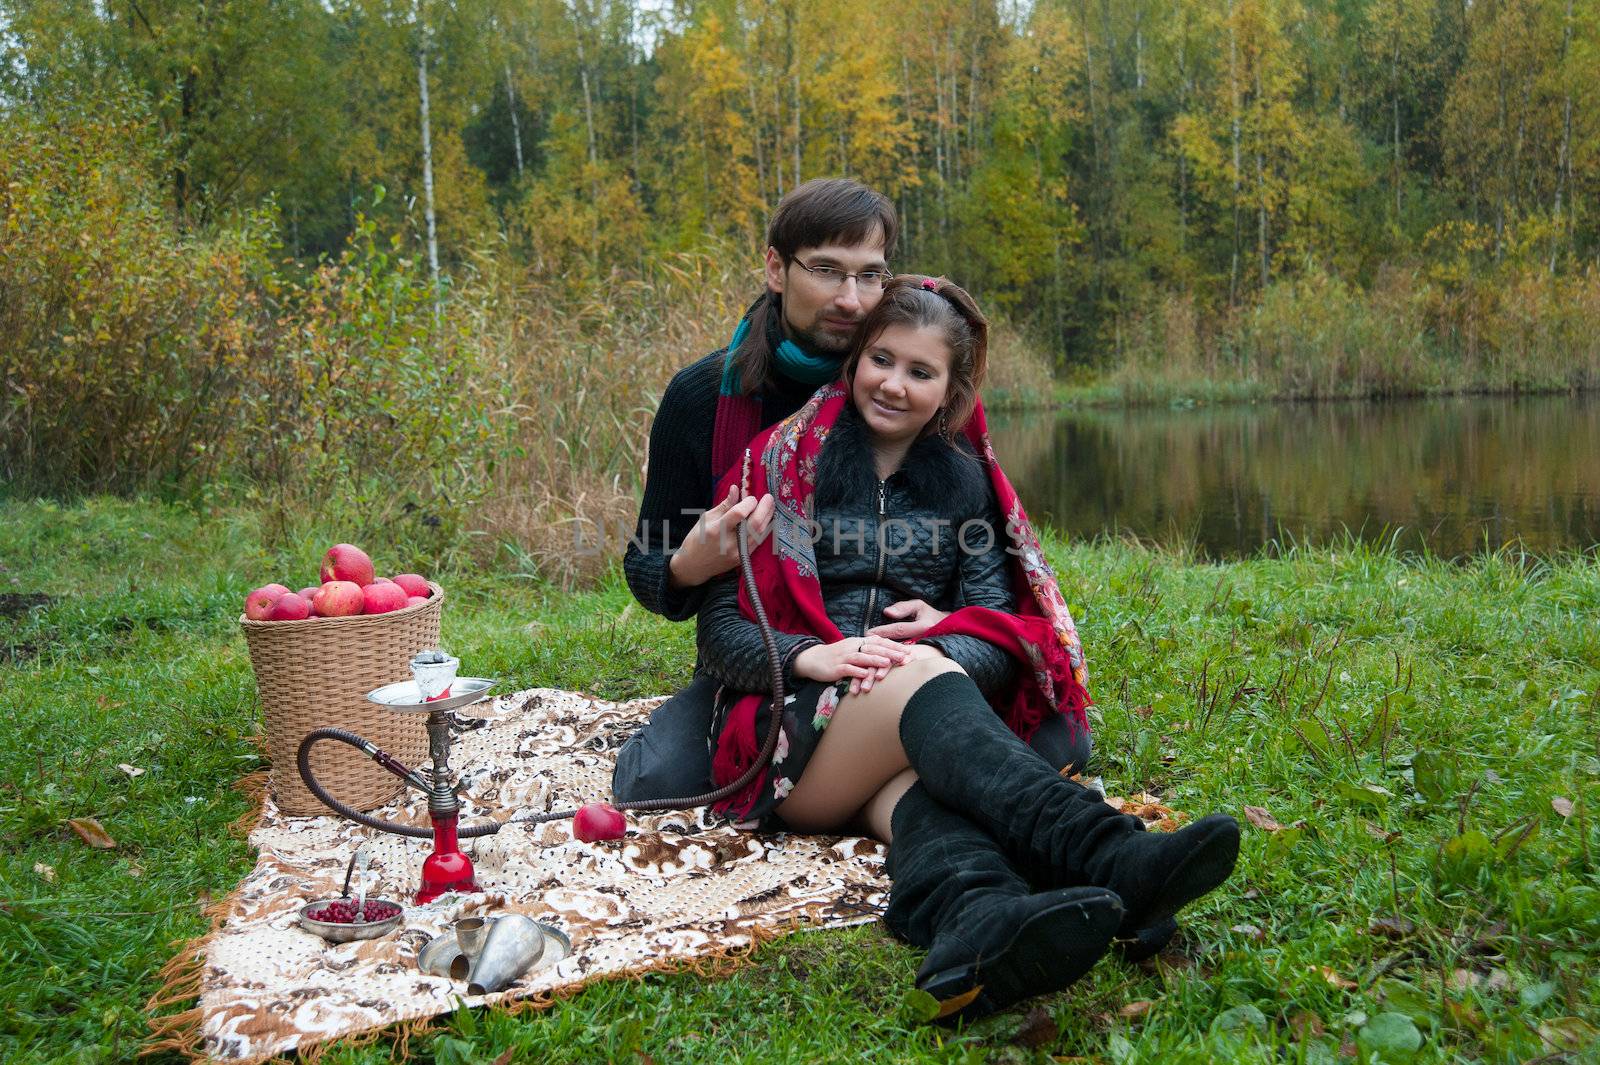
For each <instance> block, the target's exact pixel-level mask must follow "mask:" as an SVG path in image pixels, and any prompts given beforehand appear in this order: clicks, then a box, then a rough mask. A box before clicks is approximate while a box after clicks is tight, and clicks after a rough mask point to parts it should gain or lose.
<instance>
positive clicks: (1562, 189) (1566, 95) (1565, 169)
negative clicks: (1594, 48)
mask: <svg viewBox="0 0 1600 1065" xmlns="http://www.w3.org/2000/svg"><path fill="white" fill-rule="evenodd" d="M1571 52H1572V0H1567V18H1566V25H1565V27H1564V28H1563V29H1562V32H1561V75H1562V76H1561V80H1562V83H1563V86H1564V89H1563V99H1562V102H1561V157H1560V159H1558V160H1557V162H1556V171H1557V173H1556V207H1555V213H1554V215H1553V218H1554V221H1555V224H1556V232H1555V233H1553V234H1551V236H1550V272H1551V273H1552V274H1553V273H1555V272H1556V254H1557V252H1558V251H1559V250H1560V244H1561V240H1562V238H1563V237H1565V238H1566V240H1567V243H1568V245H1569V246H1570V244H1571V240H1572V219H1571V216H1570V213H1569V214H1568V216H1567V217H1566V218H1563V216H1562V213H1561V211H1562V206H1563V200H1564V199H1565V197H1566V191H1567V187H1568V183H1569V182H1571V180H1572V81H1571V79H1570V77H1569V76H1568V73H1567V63H1568V61H1569V60H1568V57H1569V56H1570V54H1571Z"/></svg>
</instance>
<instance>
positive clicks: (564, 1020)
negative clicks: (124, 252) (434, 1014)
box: [0, 500, 1600, 1065]
mask: <svg viewBox="0 0 1600 1065" xmlns="http://www.w3.org/2000/svg"><path fill="white" fill-rule="evenodd" d="M326 539H327V537H325V536H320V535H318V536H311V535H307V536H305V537H303V538H302V539H299V540H296V541H295V542H292V543H288V544H285V545H283V546H280V547H277V548H274V549H271V550H268V549H267V548H264V547H263V546H262V544H263V539H262V536H261V521H260V519H259V518H257V517H256V516H254V515H253V514H252V513H249V512H228V513H224V514H221V515H217V516H213V517H209V518H205V519H202V518H200V517H197V516H196V515H195V514H193V513H191V512H189V511H185V510H181V509H177V508H172V507H162V506H157V505H153V504H144V503H124V502H112V501H104V500H97V501H91V502H87V503H84V504H81V505H74V506H70V507H57V506H52V505H48V504H43V503H32V502H11V503H5V504H0V610H3V612H4V614H5V617H4V618H3V619H0V704H3V705H4V708H5V719H6V720H7V721H8V722H10V723H11V727H9V728H8V729H7V730H6V732H5V734H4V736H3V738H0V781H4V784H3V785H0V974H3V976H4V979H5V983H6V985H7V986H8V988H9V1001H8V1009H7V1010H6V1011H5V1013H4V1015H3V1019H0V1060H6V1061H11V1060H17V1061H30V1062H32V1061H39V1062H53V1061H62V1062H68V1061H71V1062H88V1061H119V1060H126V1059H128V1058H129V1057H131V1056H132V1054H133V1053H134V1052H135V1051H136V1049H137V1047H138V1045H139V1042H140V1040H141V1038H142V1034H143V1032H144V1023H145V1021H144V1017H143V1016H142V1012H141V1011H142V1006H143V1003H144V1002H145V1000H146V998H147V997H148V995H149V994H150V993H151V991H153V990H154V988H155V985H156V980H155V973H156V971H157V969H158V968H159V967H160V966H161V964H162V963H163V962H164V961H166V960H167V958H168V957H170V956H171V954H172V953H173V952H174V950H175V949H176V943H177V942H178V941H179V940H181V939H183V938H185V937H188V936H192V935H195V934H197V933H199V932H201V931H202V930H203V928H204V924H203V921H202V919H201V916H200V907H201V906H202V905H204V903H205V902H206V901H208V900H210V899H213V898H220V897H221V896H223V895H224V894H226V893H227V892H228V891H229V890H230V889H231V888H232V887H233V886H234V884H236V883H237V882H238V880H239V879H240V878H241V877H242V876H243V875H244V873H245V872H246V871H247V870H248V869H249V867H250V864H251V855H250V852H249V850H248V848H247V846H246V845H245V843H244V841H243V840H241V839H239V838H238V837H237V836H235V835H231V834H230V833H229V830H228V826H229V825H230V823H232V822H233V821H234V820H235V819H236V818H238V817H239V816H240V815H242V814H244V813H245V812H246V811H247V808H248V802H247V800H246V798H245V797H243V796H242V795H241V794H239V793H238V792H237V791H236V790H235V787H234V785H235V782H236V781H237V780H238V779H239V778H241V777H242V776H244V775H245V774H247V773H249V772H251V771H253V770H256V769H258V768H260V765H261V763H260V754H259V751H258V749H257V747H256V746H255V744H254V743H253V742H252V737H253V735H254V732H255V729H256V727H257V722H256V711H255V707H254V691H253V684H252V679H251V675H250V670H249V665H248V661H247V658H246V655H245V649H244V643H243V639H242V638H241V636H240V635H239V633H238V632H237V626H236V625H235V623H234V621H233V619H234V617H235V616H236V615H237V612H238V604H239V602H240V600H241V599H242V597H243V595H244V593H245V591H247V590H248V588H249V587H251V586H253V584H255V583H258V582H259V580H265V579H268V578H269V577H274V576H278V575H281V574H286V573H303V572H307V571H309V570H310V568H311V566H312V565H313V564H314V562H315V559H316V553H317V545H318V544H320V543H322V542H324V541H325V540H326ZM371 546H372V547H374V548H375V553H377V554H380V555H384V554H388V552H386V551H384V549H383V546H382V545H381V544H380V543H377V542H374V543H373V544H371ZM1050 553H1051V555H1052V557H1053V558H1054V560H1055V561H1056V563H1057V565H1058V568H1059V571H1060V572H1061V573H1062V575H1063V578H1064V583H1065V586H1066V589H1067V592H1068V598H1069V600H1070V602H1071V603H1072V605H1073V606H1074V608H1075V609H1076V611H1077V613H1078V617H1079V620H1080V623H1081V625H1082V628H1083V632H1084V640H1085V644H1086V646H1087V648H1088V649H1089V654H1090V656H1091V668H1092V670H1093V674H1094V683H1093V690H1094V691H1095V693H1096V696H1097V699H1098V703H1099V705H1098V708H1097V715H1098V718H1099V721H1098V734H1097V746H1098V761H1099V765H1098V770H1099V771H1100V772H1102V773H1103V774H1104V775H1105V779H1106V782H1107V784H1108V786H1109V787H1110V789H1111V790H1112V791H1113V792H1114V793H1121V794H1128V793H1130V792H1135V791H1138V790H1140V789H1142V788H1148V789H1150V790H1151V791H1154V792H1157V793H1159V794H1160V795H1161V796H1163V798H1164V801H1166V802H1168V803H1169V804H1170V805H1172V806H1174V807H1177V808H1180V809H1183V810H1186V811H1190V812H1191V813H1194V814H1196V815H1198V814H1200V813H1203V812H1205V811H1207V810H1210V809H1225V810H1228V811H1230V812H1233V813H1234V814H1236V815H1239V816H1241V817H1243V816H1244V811H1243V808H1244V807H1245V806H1246V805H1249V806H1253V807H1259V808H1261V809H1262V810H1264V811H1265V813H1266V814H1267V815H1270V817H1271V818H1272V819H1273V820H1274V822H1275V823H1276V824H1277V825H1279V826H1281V828H1280V829H1279V830H1277V831H1271V830H1269V829H1267V828H1261V827H1255V826H1254V825H1247V827H1246V839H1245V848H1244V853H1243V856H1242V859H1241V865H1240V868H1239V871H1238V873H1237V874H1236V876H1235V878H1234V879H1233V881H1232V882H1231V883H1230V886H1229V889H1228V890H1227V891H1225V892H1223V893H1220V894H1219V895H1218V896H1217V897H1215V898H1211V899H1207V900H1205V901H1203V902H1202V903H1200V904H1197V905H1196V906H1195V907H1193V908H1191V910H1189V911H1186V913H1185V915H1184V922H1183V923H1184V933H1183V935H1182V937H1181V939H1180V940H1179V941H1178V943H1177V944H1176V949H1175V950H1174V951H1173V952H1171V953H1170V954H1169V955H1168V956H1167V957H1166V958H1164V959H1163V960H1162V961H1161V962H1160V963H1152V964H1148V965H1145V966H1139V967H1134V966H1128V965H1124V964H1121V963H1119V962H1116V961H1114V960H1107V961H1105V962H1103V963H1101V964H1100V965H1099V966H1097V968H1096V969H1095V970H1094V972H1093V973H1092V974H1091V976H1090V977H1089V978H1088V979H1086V980H1085V981H1083V982H1082V983H1081V984H1079V985H1078V986H1077V987H1075V988H1073V989H1072V990H1071V991H1069V992H1068V993H1066V994H1063V995H1060V996H1056V997H1055V998H1052V999H1049V1000H1046V1001H1044V1002H1042V1003H1040V1005H1042V1006H1044V1007H1045V1008H1046V1010H1047V1011H1048V1018H1049V1021H1048V1023H1040V1024H1037V1025H1035V1026H1033V1027H1032V1028H1031V1033H1032V1034H1031V1035H1027V1036H1024V1037H1022V1038H1021V1039H1020V1041H1019V1040H1018V1038H1017V1037H1018V1031H1017V1030H1018V1027H1019V1022H1020V1019H1021V1015H1020V1014H1016V1015H1011V1016H1006V1017H1000V1018H996V1019H993V1020H991V1021H988V1022H985V1023H984V1024H981V1025H979V1026H977V1027H976V1028H974V1029H972V1030H969V1031H965V1032H962V1033H949V1032H943V1031H940V1030H936V1029H931V1028H926V1027H919V1026H916V1025H915V1024H913V1023H912V1022H911V1020H910V1018H909V1017H907V1016H906V1015H905V1014H904V1013H903V1011H902V1007H901V999H902V995H903V993H904V991H905V990H906V989H907V988H908V987H909V986H910V981H911V978H912V974H913V973H914V971H915V968H916V964H917V955H916V953H915V952H913V951H910V950H908V949H905V948H903V947H901V946H899V945H898V944H896V943H894V942H893V941H891V940H890V939H889V938H888V937H887V935H886V934H885V933H884V932H883V931H882V930H881V929H880V928H879V927H877V926H868V927H865V928H860V929H855V930H851V931H848V932H826V933H809V934H803V935H799V936H794V937H790V938H787V939H784V940H782V941H780V942H778V943H776V944H774V945H771V946H767V947H764V948H762V949H761V950H760V951H759V952H758V953H757V955H756V957H755V959H754V961H753V963H752V964H750V965H749V966H747V967H745V968H743V969H741V970H739V971H738V972H737V973H735V974H734V975H732V976H730V977H728V978H726V979H706V978H702V977H696V976H693V975H680V976H671V977H651V978H649V979H647V980H644V981H642V982H638V983H615V984H605V985H601V986H597V987H594V988H591V989H588V990H586V991H584V992H583V993H582V994H579V995H577V996H575V997H573V998H571V999H567V1000H563V1001H561V1002H560V1003H558V1004H557V1005H556V1006H555V1007H554V1008H553V1009H552V1010H550V1011H549V1012H546V1013H542V1014H531V1015H526V1016H523V1017H518V1018H512V1017H509V1016H505V1015H501V1014H490V1013H463V1014H460V1015H457V1016H455V1017H452V1018H449V1019H447V1020H446V1021H445V1022H444V1023H442V1024H441V1026H440V1028H439V1030H438V1031H437V1032H435V1033H433V1034H431V1035H428V1036H425V1037H422V1038H420V1039H414V1040H412V1041H411V1043H410V1051H411V1052H412V1054H413V1055H415V1057H416V1059H417V1060H422V1061H430V1062H439V1063H457V1062H468V1061H472V1062H478V1061H489V1060H491V1059H493V1058H495V1057H496V1056H497V1055H499V1054H501V1053H502V1052H503V1051H506V1050H514V1051H515V1052H516V1057H517V1059H518V1060H531V1061H552V1062H555V1061H573V1062H583V1061H594V1060H605V1059H610V1060H635V1061H637V1060H654V1061H663V1062H665V1061H674V1062H677V1061H706V1062H717V1063H722V1062H727V1061H730V1060H740V1061H774V1060H785V1061H788V1060H793V1061H802V1060H803V1061H816V1060H828V1061H857V1060H862V1059H864V1058H868V1057H877V1058H882V1059H884V1060H913V1061H947V1062H955V1061H962V1062H966V1061H1047V1060H1050V1057H1051V1056H1052V1055H1054V1056H1057V1057H1058V1058H1062V1059H1078V1060H1097V1061H1112V1062H1116V1063H1119V1065H1127V1063H1130V1062H1154V1061H1162V1062H1175V1061H1194V1062H1203V1061H1204V1062H1208V1061H1217V1060H1248V1061H1269V1060H1289V1061H1308V1062H1321V1061H1327V1062H1332V1061H1337V1060H1344V1059H1348V1058H1349V1057H1350V1056H1352V1055H1353V1054H1354V1053H1355V1052H1356V1051H1357V1049H1365V1050H1371V1049H1374V1048H1377V1047H1379V1046H1380V1045H1389V1044H1387V1043H1383V1042H1382V1036H1383V1033H1384V1032H1385V1031H1387V1032H1390V1033H1394V1032H1398V1033H1399V1034H1400V1036H1402V1037H1404V1036H1409V1035H1410V1034H1411V1032H1412V1031H1413V1030H1415V1032H1416V1033H1417V1035H1418V1036H1420V1037H1421V1039H1422V1048H1421V1050H1420V1052H1419V1053H1418V1054H1417V1056H1416V1058H1415V1060H1419V1061H1456V1060H1478V1061H1495V1062H1499V1061H1524V1060H1527V1059H1531V1058H1536V1057H1541V1056H1543V1055H1554V1054H1559V1053H1568V1054H1569V1055H1570V1056H1569V1057H1568V1058H1567V1059H1566V1060H1572V1061H1576V1060H1582V1059H1583V1054H1584V1053H1586V1052H1587V1053H1592V1052H1593V1046H1594V1044H1593V1039H1594V1037H1595V1031H1596V1028H1597V1027H1600V979H1597V976H1600V970H1597V964H1596V963H1597V961H1600V948H1597V947H1596V945H1595V944H1596V941H1597V939H1600V870H1597V866H1596V864H1595V858H1596V851H1597V850H1600V831H1597V829H1596V823H1595V811H1594V809H1593V807H1592V800H1591V799H1589V798H1588V797H1590V796H1593V795H1594V794H1596V793H1597V792H1600V788H1597V786H1596V785H1597V779H1600V748H1597V735H1600V694H1597V693H1600V628H1597V627H1596V624H1595V618H1596V617H1597V616H1600V570H1597V569H1596V567H1595V565H1594V564H1593V563H1592V562H1583V561H1558V562H1553V563H1549V564H1545V563H1534V562H1530V561H1527V560H1523V559H1519V558H1516V557H1512V556H1509V555H1498V556H1490V557H1485V558H1480V559H1478V560H1476V561H1473V562H1471V563H1469V564H1466V565H1463V566H1460V567H1452V566H1448V565H1445V564H1442V563H1437V562H1433V561H1427V560H1415V559H1411V560H1408V559H1404V558H1400V557H1396V556H1393V555H1391V554H1386V553H1382V552H1376V551H1374V550H1371V549H1368V548H1364V547H1355V546H1349V547H1341V548H1337V549H1334V550H1329V551H1316V552H1303V553H1292V554H1289V555H1287V556H1285V557H1275V558H1263V559H1256V560H1248V561H1243V562H1237V563H1230V564H1227V565H1200V564H1196V563H1193V562H1191V561H1190V560H1188V559H1185V558H1183V557H1181V556H1176V555H1171V554H1161V553H1153V552H1150V551H1147V550H1144V549H1139V548H1133V547H1129V546H1125V545H1121V544H1101V545H1093V546H1080V545H1070V546H1069V545H1060V544H1057V545H1054V546H1052V547H1051V549H1050ZM392 562H393V563H394V564H396V565H399V564H415V565H417V566H418V567H419V568H421V569H422V570H423V571H424V572H435V570H434V568H433V566H432V561H431V560H430V559H428V558H425V557H411V558H405V557H394V558H392ZM439 576H440V578H441V580H442V582H443V583H445V584H446V586H447V587H448V589H449V591H450V594H451V599H450V601H449V603H448V604H447V609H446V611H445V630H444V638H445V641H446V643H447V645H448V646H449V647H451V648H452V649H454V650H455V651H457V652H458V653H459V654H461V656H462V657H463V658H464V659H465V660H466V661H468V662H470V663H472V666H473V670H474V671H475V672H481V673H484V674H487V675H494V676H498V677H501V678H503V679H504V682H505V684H506V686H507V687H508V688H521V687H527V686H532V685H558V686H562V687H569V688H581V689H585V690H589V691H594V692H597V693H600V694H602V695H605V696H608V697H615V698H625V697H630V696H635V695H642V694H650V693H656V692H662V691H667V690H670V689H671V688H673V687H674V686H675V685H677V684H679V683H681V682H683V681H684V680H685V679H686V676H687V669H688V666H689V663H690V661H691V658H692V638H691V637H692V634H691V633H690V632H689V631H688V630H687V629H686V628H685V627H681V626H677V627H675V626H672V625H669V624H667V623H665V622H662V621H660V620H659V619H656V618H654V617H653V616H650V615H647V614H645V613H644V612H642V611H639V610H637V609H634V610H632V611H628V610H626V607H627V605H628V603H629V601H630V599H629V596H628V593H627V591H626V589H625V588H623V587H622V586H621V585H620V584H619V583H618V582H617V581H615V580H614V579H610V580H608V581H606V582H604V583H602V585H601V586H600V587H599V589H598V590H596V591H592V592H585V593H580V594H573V595H567V594H561V593H558V592H556V591H555V590H553V589H552V587H551V586H550V585H549V584H547V583H543V582H539V581H529V580H525V579H521V578H518V577H514V576H510V575H507V574H505V573H491V572H483V571H481V570H473V569H469V568H465V567H463V568H462V569H460V570H459V571H456V572H446V573H440V574H439ZM119 764H126V765H128V766H131V767H133V768H136V769H142V770H144V772H143V773H141V774H139V775H137V776H136V777H130V776H129V775H128V773H127V772H125V771H124V770H121V769H119V768H118V767H119ZM1568 803H1570V804H1571V805H1570V806H1569V805H1568ZM86 817H93V818H96V819H98V820H99V821H100V823H101V824H102V825H104V827H105V829H106V830H107V831H108V832H109V833H110V834H111V836H112V837H114V838H115V839H116V841H117V844H118V846H117V848H116V849H115V850H91V849H89V848H88V847H86V846H85V845H84V844H83V843H82V842H81V841H80V840H79V839H78V838H77V836H75V835H74V834H73V832H72V831H71V830H70V829H69V828H68V827H67V824H66V822H67V821H68V820H69V819H71V818H86ZM1385 1014H1398V1015H1400V1016H1388V1017H1384V1016H1382V1015H1385ZM798 1017H804V1018H808V1019H807V1020H806V1021H804V1022H801V1021H798V1020H796V1019H795V1018H798ZM1380 1017H1382V1019H1381V1020H1380V1019H1379V1018H1380ZM824 1022H825V1023H824ZM1585 1046H1587V1047H1588V1048H1589V1050H1588V1051H1585V1050H1583V1049H1581V1048H1583V1047H1585ZM396 1055H397V1048H396V1047H395V1046H394V1045H393V1044H392V1043H391V1042H390V1041H389V1040H387V1039H380V1040H379V1041H378V1042H377V1043H375V1044H373V1045H370V1046H354V1045H341V1046H339V1047H337V1048H335V1049H334V1050H333V1052H332V1053H331V1054H330V1056H329V1057H328V1059H327V1060H329V1061H334V1062H346V1063H356V1062H361V1063H367V1062H382V1061H389V1060H392V1059H394V1058H395V1057H396ZM1385 1060H1388V1061H1399V1060H1405V1058H1404V1056H1403V1055H1400V1054H1398V1052H1395V1051H1393V1050H1391V1051H1390V1052H1389V1054H1388V1055H1386V1057H1385ZM1546 1060H1550V1061H1555V1060H1562V1059H1560V1058H1555V1057H1550V1058H1547V1059H1546Z"/></svg>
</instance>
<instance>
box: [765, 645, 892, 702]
mask: <svg viewBox="0 0 1600 1065" xmlns="http://www.w3.org/2000/svg"><path fill="white" fill-rule="evenodd" d="M911 651H912V648H910V647H903V646H901V645H900V644H897V643H895V642H894V641H893V640H883V639H878V638H876V637H872V636H868V637H865V638H862V637H860V636H849V637H846V638H845V639H843V640H839V641H837V642H835V643H819V644H816V645H815V646H812V647H807V648H806V649H805V650H804V651H801V652H800V653H799V654H797V655H795V656H794V675H795V676H797V677H801V678H803V679H805V680H820V681H824V682H831V681H836V680H844V679H845V678H846V677H848V678H850V682H851V683H850V691H851V692H852V693H854V692H855V691H856V689H857V685H858V684H859V683H860V682H862V681H864V680H865V679H866V678H868V677H871V676H873V675H875V674H877V673H878V671H879V670H883V671H884V672H887V671H888V670H889V669H891V668H892V667H894V666H897V665H899V664H900V663H902V662H906V661H909V660H910V657H911Z"/></svg>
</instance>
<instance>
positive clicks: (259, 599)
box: [244, 584, 289, 621]
mask: <svg viewBox="0 0 1600 1065" xmlns="http://www.w3.org/2000/svg"><path fill="white" fill-rule="evenodd" d="M288 594H289V589H287V588H285V587H284V586H283V585H281V584H263V585H262V586H261V587H259V588H257V589H256V590H255V591H253V592H251V593H250V594H249V595H247V596H245V597H244V616H245V617H247V618H249V619H250V620H251V621H266V620H267V614H268V613H269V612H271V610H272V604H273V603H276V602H277V601H278V599H279V597H280V596H285V595H288Z"/></svg>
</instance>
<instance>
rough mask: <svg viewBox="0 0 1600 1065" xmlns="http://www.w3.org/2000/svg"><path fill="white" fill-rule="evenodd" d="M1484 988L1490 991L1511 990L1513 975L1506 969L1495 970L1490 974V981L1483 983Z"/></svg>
mask: <svg viewBox="0 0 1600 1065" xmlns="http://www.w3.org/2000/svg"><path fill="white" fill-rule="evenodd" d="M1483 986H1484V987H1485V988H1487V989H1488V990H1490V991H1506V990H1509V989H1510V987H1511V974H1510V973H1508V972H1506V971H1505V970H1504V969H1495V970H1494V971H1493V972H1491V973H1490V974H1489V979H1487V980H1485V981H1484V982H1483Z"/></svg>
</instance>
